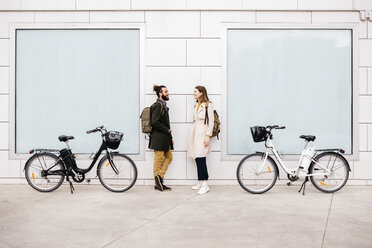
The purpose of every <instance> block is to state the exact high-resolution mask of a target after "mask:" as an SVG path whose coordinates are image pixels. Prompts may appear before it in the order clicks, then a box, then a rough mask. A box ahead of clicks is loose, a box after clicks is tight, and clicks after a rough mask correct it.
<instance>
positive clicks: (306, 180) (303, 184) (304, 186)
mask: <svg viewBox="0 0 372 248" xmlns="http://www.w3.org/2000/svg"><path fill="white" fill-rule="evenodd" d="M308 181H309V178H308V177H306V178H305V181H304V182H303V183H302V185H301V188H300V190H299V191H298V193H300V192H301V190H302V188H304V190H303V191H302V195H305V188H306V183H307V182H308Z"/></svg>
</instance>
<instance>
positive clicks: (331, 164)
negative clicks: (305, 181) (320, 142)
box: [309, 152, 349, 193]
mask: <svg viewBox="0 0 372 248" xmlns="http://www.w3.org/2000/svg"><path fill="white" fill-rule="evenodd" d="M315 161H316V163H315V162H312V163H311V165H310V168H309V172H310V174H314V175H312V176H310V181H311V183H312V184H313V185H314V187H315V188H317V189H318V190H320V191H322V192H325V193H333V192H336V191H338V190H340V189H341V188H342V187H344V185H345V184H346V182H347V180H348V178H349V163H348V162H347V160H346V159H345V158H344V157H343V156H342V155H340V154H338V153H335V152H324V153H321V154H319V155H318V156H317V157H316V158H315Z"/></svg>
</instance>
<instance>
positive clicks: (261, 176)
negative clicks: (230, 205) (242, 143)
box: [236, 154, 279, 194]
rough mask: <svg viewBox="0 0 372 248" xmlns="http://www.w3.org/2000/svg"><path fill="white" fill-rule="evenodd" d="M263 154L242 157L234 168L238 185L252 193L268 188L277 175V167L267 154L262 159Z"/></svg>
mask: <svg viewBox="0 0 372 248" xmlns="http://www.w3.org/2000/svg"><path fill="white" fill-rule="evenodd" d="M264 159H265V156H264V155H263V154H251V155H248V156H246V157H245V158H243V159H242V160H241V161H240V163H239V165H238V169H237V170H236V177H237V179H238V182H239V184H240V186H241V187H242V188H243V189H244V190H246V191H248V192H249V193H252V194H262V193H265V192H266V191H268V190H270V189H271V188H272V187H273V186H274V184H275V182H276V179H277V177H278V173H279V172H278V167H277V166H276V163H275V161H274V160H273V159H272V158H271V157H270V156H268V157H267V159H266V161H264Z"/></svg>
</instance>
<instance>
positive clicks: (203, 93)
mask: <svg viewBox="0 0 372 248" xmlns="http://www.w3.org/2000/svg"><path fill="white" fill-rule="evenodd" d="M194 98H195V100H196V104H195V105H194V114H193V120H194V123H193V125H192V126H191V128H190V133H189V138H188V148H187V154H188V156H189V157H191V158H193V159H195V162H196V166H197V169H198V180H199V182H198V184H197V185H195V186H193V187H192V189H199V191H198V194H199V195H202V194H205V193H207V192H208V191H209V187H208V177H209V176H208V170H207V163H206V156H207V154H208V153H210V152H211V147H210V139H211V137H212V132H213V125H214V114H213V105H212V103H211V102H210V101H209V98H208V94H207V90H206V89H205V87H203V86H197V87H195V89H194Z"/></svg>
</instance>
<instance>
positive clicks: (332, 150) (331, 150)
mask: <svg viewBox="0 0 372 248" xmlns="http://www.w3.org/2000/svg"><path fill="white" fill-rule="evenodd" d="M315 151H316V152H338V153H342V154H344V153H345V150H344V149H337V148H329V149H315Z"/></svg>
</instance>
